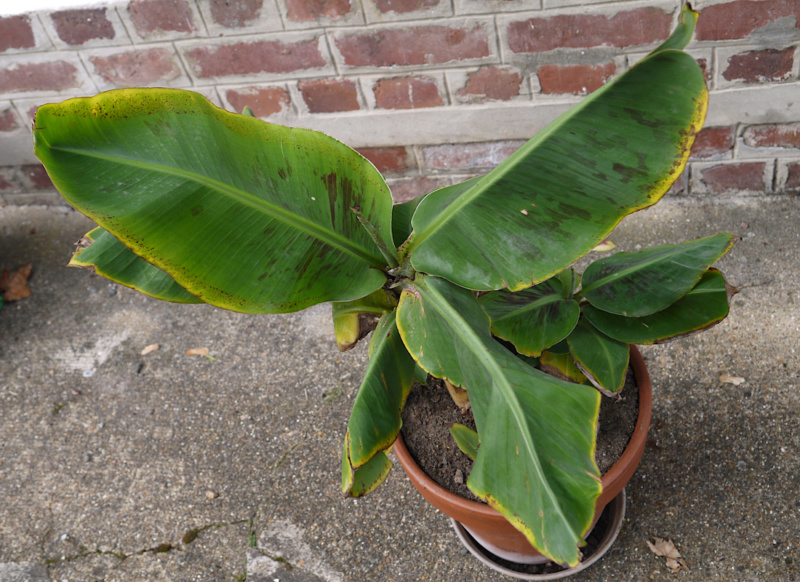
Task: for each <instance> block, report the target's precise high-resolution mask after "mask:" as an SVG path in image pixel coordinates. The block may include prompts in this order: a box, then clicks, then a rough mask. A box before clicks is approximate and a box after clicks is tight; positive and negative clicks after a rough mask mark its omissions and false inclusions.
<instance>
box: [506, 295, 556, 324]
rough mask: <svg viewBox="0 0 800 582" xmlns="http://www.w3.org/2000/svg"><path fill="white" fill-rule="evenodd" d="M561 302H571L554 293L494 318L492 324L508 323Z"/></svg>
mask: <svg viewBox="0 0 800 582" xmlns="http://www.w3.org/2000/svg"><path fill="white" fill-rule="evenodd" d="M559 301H569V299H564V298H563V297H562V296H561V295H560V294H558V293H553V294H551V295H545V296H544V297H540V298H539V299H536V300H534V301H531V302H530V303H526V304H525V305H523V306H521V307H518V308H517V309H514V310H513V311H509V312H508V313H506V314H504V315H502V316H500V317H496V318H492V323H500V322H505V321H508V320H510V319H514V318H516V317H519V316H521V315H523V314H525V313H528V312H529V311H535V310H537V309H539V308H540V307H544V306H545V305H550V304H551V303H558V302H559Z"/></svg>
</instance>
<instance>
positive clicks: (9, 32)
mask: <svg viewBox="0 0 800 582" xmlns="http://www.w3.org/2000/svg"><path fill="white" fill-rule="evenodd" d="M35 46H36V39H35V38H34V37H33V28H32V27H31V19H30V18H29V17H28V16H26V15H22V16H9V17H7V18H0V52H3V51H7V50H8V49H26V48H33V47H35Z"/></svg>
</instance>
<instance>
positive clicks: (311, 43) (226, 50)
mask: <svg viewBox="0 0 800 582" xmlns="http://www.w3.org/2000/svg"><path fill="white" fill-rule="evenodd" d="M188 54H189V58H190V59H191V60H192V61H193V62H194V71H195V73H196V74H197V76H198V77H201V78H206V77H222V76H227V75H255V74H258V73H291V72H293V71H300V70H303V69H315V68H321V67H324V66H325V65H326V64H327V63H326V62H325V59H324V58H323V57H322V54H321V53H320V51H319V42H318V41H317V40H316V39H313V40H307V41H300V42H295V43H285V42H280V41H259V42H252V43H246V42H243V43H238V44H231V45H222V46H217V47H211V46H202V47H198V48H195V49H192V50H190V51H189V53H188Z"/></svg>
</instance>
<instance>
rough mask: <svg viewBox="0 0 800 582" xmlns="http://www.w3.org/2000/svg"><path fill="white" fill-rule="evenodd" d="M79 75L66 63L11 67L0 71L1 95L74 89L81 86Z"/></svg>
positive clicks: (51, 62) (56, 62)
mask: <svg viewBox="0 0 800 582" xmlns="http://www.w3.org/2000/svg"><path fill="white" fill-rule="evenodd" d="M77 73H78V69H77V68H75V67H74V66H73V65H72V64H70V63H67V62H65V61H50V62H45V63H27V64H22V65H16V66H15V65H11V66H10V67H7V68H5V69H0V93H16V92H19V91H60V90H62V89H72V88H73V87H77V86H78V85H79V81H78V78H77Z"/></svg>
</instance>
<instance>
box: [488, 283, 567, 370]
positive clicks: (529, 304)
mask: <svg viewBox="0 0 800 582" xmlns="http://www.w3.org/2000/svg"><path fill="white" fill-rule="evenodd" d="M479 302H480V304H481V307H483V308H484V310H486V313H488V314H489V317H490V318H491V320H492V333H493V334H494V335H496V336H498V337H500V338H502V339H504V340H506V341H509V342H511V343H512V344H514V347H515V348H516V349H517V351H518V352H519V353H521V354H525V355H526V356H538V355H540V354H541V353H542V350H544V349H545V348H548V347H550V346H551V345H553V344H555V343H558V342H559V341H561V340H563V339H564V338H565V337H567V336H568V335H569V333H570V332H571V331H572V330H573V328H574V327H575V324H576V323H578V317H580V307H578V302H577V301H575V300H574V299H572V298H571V297H568V298H565V297H564V284H563V282H562V281H561V279H559V278H558V277H552V278H551V279H548V280H547V281H545V282H543V283H540V284H539V285H536V286H534V287H529V288H528V289H523V290H522V291H518V292H516V293H512V292H511V291H508V290H506V289H502V290H500V291H490V292H489V293H487V294H485V295H482V296H481V297H480V299H479Z"/></svg>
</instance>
